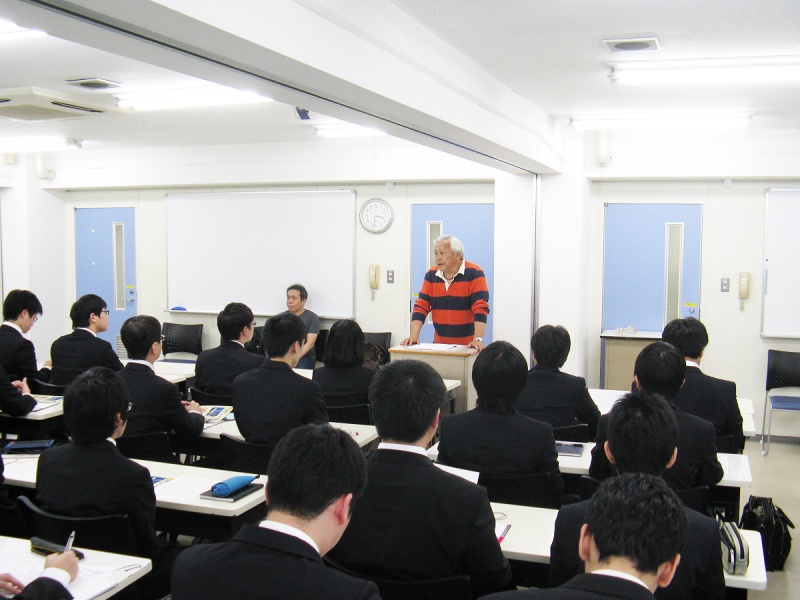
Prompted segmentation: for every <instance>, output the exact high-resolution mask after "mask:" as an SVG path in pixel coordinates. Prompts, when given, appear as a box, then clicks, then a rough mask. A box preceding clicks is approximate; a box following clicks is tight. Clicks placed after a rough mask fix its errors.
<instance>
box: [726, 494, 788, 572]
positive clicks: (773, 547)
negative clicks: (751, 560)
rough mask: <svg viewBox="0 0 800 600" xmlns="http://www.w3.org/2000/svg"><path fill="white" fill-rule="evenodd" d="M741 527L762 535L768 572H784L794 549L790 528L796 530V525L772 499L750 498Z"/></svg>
mask: <svg viewBox="0 0 800 600" xmlns="http://www.w3.org/2000/svg"><path fill="white" fill-rule="evenodd" d="M739 527H740V528H741V529H752V530H753V531H758V532H759V533H760V534H761V542H762V544H763V546H764V561H765V562H766V565H767V571H782V570H783V564H784V563H785V562H786V557H787V556H789V551H790V550H791V549H792V536H791V534H790V533H789V528H790V527H791V528H792V529H794V523H792V521H791V520H790V519H789V517H787V516H786V514H785V513H784V512H783V511H782V510H781V509H780V508H778V507H777V506H776V505H775V503H774V502H773V501H772V498H764V497H761V496H750V499H749V500H748V501H747V505H746V506H745V507H744V509H743V510H742V520H741V521H740V522H739Z"/></svg>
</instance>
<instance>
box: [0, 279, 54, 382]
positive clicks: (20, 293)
mask: <svg viewBox="0 0 800 600" xmlns="http://www.w3.org/2000/svg"><path fill="white" fill-rule="evenodd" d="M43 312H44V311H43V310H42V303H41V302H39V299H38V298H37V297H36V294H34V293H33V292H29V291H28V290H11V291H10V292H9V293H8V296H6V299H5V302H3V325H2V326H0V364H2V366H3V368H4V369H5V370H6V375H8V378H9V379H10V380H11V381H17V380H22V379H40V380H42V381H50V369H49V368H44V369H42V370H41V371H40V370H39V368H38V366H37V364H36V350H34V349H33V342H31V341H30V340H29V339H27V338H25V337H24V336H25V334H26V333H28V332H29V331H30V330H31V327H33V324H34V323H36V321H38V320H39V317H40V316H42V313H43ZM44 364H45V367H50V361H47V362H46V363H44Z"/></svg>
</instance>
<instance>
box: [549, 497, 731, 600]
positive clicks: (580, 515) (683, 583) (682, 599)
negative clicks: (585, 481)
mask: <svg viewBox="0 0 800 600" xmlns="http://www.w3.org/2000/svg"><path fill="white" fill-rule="evenodd" d="M684 511H685V512H686V516H687V517H688V519H689V530H688V532H687V538H686V543H685V544H684V545H683V548H682V549H681V560H680V563H679V564H678V569H677V570H676V571H675V577H674V578H673V579H672V583H670V584H669V586H668V587H666V588H658V589H657V590H656V593H655V596H656V598H658V599H659V600H723V599H724V598H725V577H724V575H723V573H722V551H721V545H720V539H719V529H718V528H717V523H716V521H714V519H712V518H710V517H706V516H704V515H701V514H700V513H699V512H696V511H694V510H692V509H690V508H684ZM588 514H589V502H588V501H585V502H578V503H577V504H568V505H566V506H563V507H562V508H561V510H559V511H558V517H557V518H556V526H555V533H554V535H553V543H552V545H551V546H550V579H549V581H548V587H555V586H558V585H562V584H563V583H564V582H566V581H568V580H569V579H571V578H572V577H574V576H575V575H578V574H579V573H583V569H584V564H583V561H582V560H581V558H580V556H578V540H579V539H580V534H581V527H582V526H583V524H584V523H585V522H586V515H588Z"/></svg>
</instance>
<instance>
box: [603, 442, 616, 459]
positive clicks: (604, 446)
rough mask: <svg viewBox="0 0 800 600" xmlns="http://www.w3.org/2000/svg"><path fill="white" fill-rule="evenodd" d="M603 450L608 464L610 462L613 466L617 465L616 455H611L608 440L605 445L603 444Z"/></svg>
mask: <svg viewBox="0 0 800 600" xmlns="http://www.w3.org/2000/svg"><path fill="white" fill-rule="evenodd" d="M603 450H605V453H606V458H607V459H608V462H610V463H611V464H612V465H613V464H615V461H614V455H613V454H611V446H610V445H609V443H608V440H606V441H605V443H604V444H603Z"/></svg>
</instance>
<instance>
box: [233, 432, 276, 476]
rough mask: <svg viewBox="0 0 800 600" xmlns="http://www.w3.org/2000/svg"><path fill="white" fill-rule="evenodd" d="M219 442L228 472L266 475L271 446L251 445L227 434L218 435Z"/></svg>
mask: <svg viewBox="0 0 800 600" xmlns="http://www.w3.org/2000/svg"><path fill="white" fill-rule="evenodd" d="M219 441H220V443H221V445H222V459H223V461H224V463H225V468H226V469H227V470H228V471H242V472H244V473H258V474H259V475H266V473H267V467H269V459H270V458H271V457H272V451H273V450H274V448H273V447H272V446H267V445H265V444H251V443H250V442H245V441H244V440H240V439H237V438H235V437H233V436H230V435H228V434H227V433H222V434H220V436H219Z"/></svg>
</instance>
